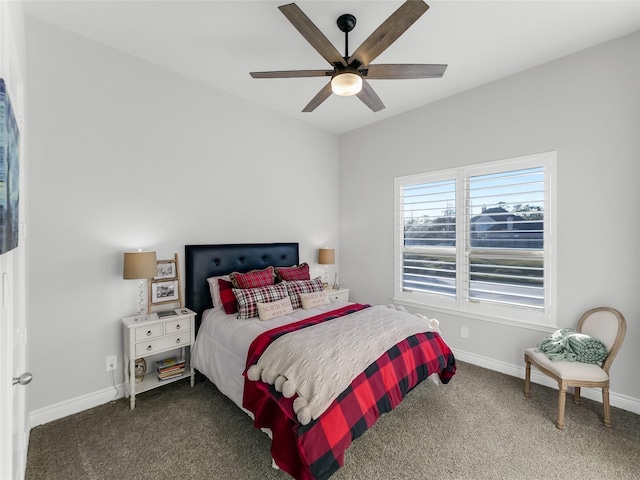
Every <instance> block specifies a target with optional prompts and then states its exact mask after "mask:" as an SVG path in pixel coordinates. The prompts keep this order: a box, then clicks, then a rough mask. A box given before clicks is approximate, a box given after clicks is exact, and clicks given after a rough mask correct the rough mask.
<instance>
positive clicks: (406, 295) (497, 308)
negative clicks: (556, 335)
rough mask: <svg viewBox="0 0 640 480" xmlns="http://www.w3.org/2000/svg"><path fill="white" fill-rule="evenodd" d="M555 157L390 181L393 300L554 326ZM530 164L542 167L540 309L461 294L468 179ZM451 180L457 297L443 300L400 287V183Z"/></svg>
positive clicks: (516, 322)
mask: <svg viewBox="0 0 640 480" xmlns="http://www.w3.org/2000/svg"><path fill="white" fill-rule="evenodd" d="M556 159H557V153H556V152H555V151H552V152H544V153H538V154H533V155H526V156H522V157H516V158H510V159H505V160H498V161H494V162H487V163H482V164H475V165H468V166H463V167H458V168H453V169H447V170H440V171H435V172H426V173H421V174H414V175H406V176H402V177H396V178H395V179H394V212H395V213H394V298H393V300H394V302H396V303H398V304H401V305H406V306H410V307H417V308H428V309H429V310H434V311H440V312H444V313H451V314H456V315H462V316H465V317H471V318H478V319H482V320H487V321H492V322H497V323H503V324H513V325H518V326H529V327H532V328H539V327H555V326H556V325H557V324H556V308H557V307H556V278H557V274H556V272H557V265H556V264H557V261H556V259H555V252H556V235H555V232H556V223H555V221H556V220H555V219H556V217H557V215H556V208H557V207H556ZM534 167H543V168H544V183H545V193H544V236H543V242H544V247H543V250H542V251H543V255H544V263H543V265H544V274H543V282H544V308H543V309H542V311H535V310H530V309H526V308H518V307H515V306H509V305H495V304H489V303H482V302H480V303H475V302H469V301H466V299H465V296H464V295H461V294H460V292H462V291H463V289H464V286H465V284H466V279H465V278H464V272H466V271H468V265H467V264H466V262H467V255H466V252H467V248H466V240H465V239H466V238H467V236H468V229H469V225H468V224H467V221H466V219H467V215H466V203H465V202H466V201H467V200H466V198H465V187H466V181H467V179H468V178H470V177H474V176H479V175H487V174H492V173H498V172H509V171H513V170H521V169H527V168H534ZM450 179H455V181H456V247H455V250H456V296H455V298H446V297H444V296H441V295H434V294H430V293H425V292H407V291H403V289H402V274H403V252H404V250H405V246H404V213H403V199H402V189H403V187H404V186H408V185H416V184H421V183H431V182H438V181H442V180H450Z"/></svg>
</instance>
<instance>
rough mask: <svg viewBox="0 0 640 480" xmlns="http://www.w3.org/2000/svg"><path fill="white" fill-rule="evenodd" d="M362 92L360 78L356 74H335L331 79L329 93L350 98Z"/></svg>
mask: <svg viewBox="0 0 640 480" xmlns="http://www.w3.org/2000/svg"><path fill="white" fill-rule="evenodd" d="M360 90H362V77H361V76H360V75H359V74H358V73H354V72H349V71H348V72H344V73H337V74H336V75H334V76H333V78H332V79H331V91H332V92H333V93H335V94H336V95H340V96H342V97H350V96H351V95H355V94H356V93H359V92H360Z"/></svg>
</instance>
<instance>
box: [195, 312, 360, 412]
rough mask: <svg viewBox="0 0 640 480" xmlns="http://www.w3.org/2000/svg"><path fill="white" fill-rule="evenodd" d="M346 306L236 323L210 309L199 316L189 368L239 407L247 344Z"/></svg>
mask: <svg viewBox="0 0 640 480" xmlns="http://www.w3.org/2000/svg"><path fill="white" fill-rule="evenodd" d="M346 305H349V302H343V301H340V300H331V303H330V304H329V305H322V306H320V307H316V308H312V309H310V310H304V309H302V308H299V309H297V310H294V312H293V313H292V314H290V315H286V316H284V317H277V318H274V319H271V320H268V321H266V322H261V321H260V320H259V319H258V318H253V319H250V320H239V319H237V318H236V315H235V314H234V315H227V314H225V313H224V310H222V309H220V308H212V309H210V310H207V311H206V312H204V314H203V315H202V322H201V325H200V330H198V334H197V336H196V342H195V345H194V347H193V352H192V354H191V364H192V365H193V367H194V368H196V369H197V370H198V371H199V372H201V373H202V374H204V375H205V376H206V377H207V378H208V379H209V380H211V381H212V382H213V383H214V384H215V385H216V387H218V390H220V391H221V392H222V393H223V394H224V395H226V396H227V397H229V398H230V399H231V400H232V401H233V402H234V403H235V404H236V405H238V407H240V408H241V409H242V410H244V411H245V412H246V413H247V414H249V415H250V416H251V414H250V413H249V412H248V411H247V410H246V409H244V408H243V407H242V393H243V391H244V377H243V376H242V373H243V372H244V369H245V368H246V363H247V353H248V351H249V346H250V345H251V342H253V340H254V339H255V338H256V337H257V336H258V335H260V334H261V333H263V332H265V331H267V330H270V329H272V328H276V327H280V326H282V325H286V324H288V323H293V322H297V321H300V320H304V319H305V318H309V317H313V316H315V315H319V314H321V313H324V312H328V311H331V310H335V309H337V308H341V307H344V306H346Z"/></svg>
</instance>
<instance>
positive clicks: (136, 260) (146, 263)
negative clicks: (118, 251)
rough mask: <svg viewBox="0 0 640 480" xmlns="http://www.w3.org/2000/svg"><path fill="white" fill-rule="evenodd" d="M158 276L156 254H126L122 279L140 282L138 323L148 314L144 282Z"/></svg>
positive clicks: (139, 252) (139, 251) (141, 252)
mask: <svg viewBox="0 0 640 480" xmlns="http://www.w3.org/2000/svg"><path fill="white" fill-rule="evenodd" d="M157 274H158V262H157V260H156V252H143V251H142V250H138V251H137V252H125V254H124V266H123V269H122V278H123V279H125V280H138V290H139V292H138V294H139V296H138V314H137V317H138V318H137V320H138V321H141V322H143V321H145V320H146V319H147V314H146V312H145V309H144V281H145V280H147V279H149V278H153V277H155V276H156V275H157Z"/></svg>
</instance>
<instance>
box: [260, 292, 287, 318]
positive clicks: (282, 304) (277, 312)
mask: <svg viewBox="0 0 640 480" xmlns="http://www.w3.org/2000/svg"><path fill="white" fill-rule="evenodd" d="M289 313H293V307H292V306H291V299H290V298H289V297H288V296H287V297H284V298H281V299H280V300H276V301H275V302H269V303H260V302H258V316H259V317H260V320H262V321H264V320H271V319H272V318H276V317H281V316H283V315H287V314H289Z"/></svg>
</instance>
